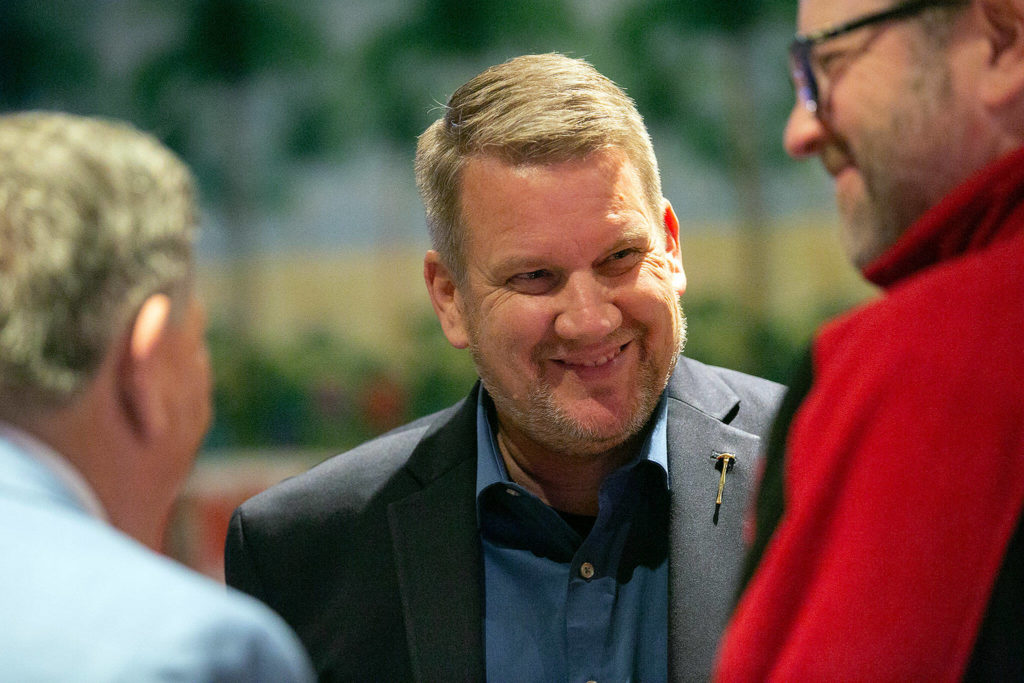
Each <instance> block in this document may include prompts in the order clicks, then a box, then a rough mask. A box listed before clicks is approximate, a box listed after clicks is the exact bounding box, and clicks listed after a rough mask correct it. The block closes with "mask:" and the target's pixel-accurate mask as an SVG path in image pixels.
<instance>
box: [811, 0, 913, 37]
mask: <svg viewBox="0 0 1024 683" xmlns="http://www.w3.org/2000/svg"><path fill="white" fill-rule="evenodd" d="M896 4H898V3H896V2H893V0H800V8H799V12H798V15H797V31H798V32H799V33H813V32H814V31H820V30H821V29H825V28H830V27H832V26H836V25H837V24H842V23H844V22H847V21H850V20H851V19H856V18H858V17H862V16H864V15H867V14H871V13H873V12H879V11H881V10H884V9H887V8H889V7H892V6H894V5H896Z"/></svg>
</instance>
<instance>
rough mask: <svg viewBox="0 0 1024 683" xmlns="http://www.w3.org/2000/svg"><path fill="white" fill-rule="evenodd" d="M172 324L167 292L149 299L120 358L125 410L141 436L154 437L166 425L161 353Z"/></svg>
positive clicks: (129, 334) (132, 325) (134, 322)
mask: <svg viewBox="0 0 1024 683" xmlns="http://www.w3.org/2000/svg"><path fill="white" fill-rule="evenodd" d="M170 324H171V300H170V298H169V297H168V296H167V295H165V294H154V295H152V296H150V297H149V298H148V299H146V300H145V301H144V302H143V303H142V306H141V307H140V308H139V312H138V313H137V314H136V316H135V319H134V320H133V321H132V324H131V329H130V330H129V332H128V339H127V345H126V347H125V351H124V357H123V358H122V360H121V372H120V384H121V391H120V394H121V397H122V401H123V403H124V410H125V411H126V414H127V416H128V420H129V422H130V423H131V425H132V427H133V428H134V429H135V430H136V432H137V434H138V436H140V437H141V438H151V437H153V436H154V435H156V434H159V433H160V432H161V431H163V429H164V428H165V427H166V425H167V423H168V420H169V416H168V414H167V411H166V402H165V400H164V391H163V386H162V384H161V383H162V381H163V378H162V376H161V373H162V371H163V370H164V367H163V363H162V361H161V359H160V357H159V356H160V353H161V351H162V348H163V346H164V340H165V337H166V336H167V333H168V328H169V326H170Z"/></svg>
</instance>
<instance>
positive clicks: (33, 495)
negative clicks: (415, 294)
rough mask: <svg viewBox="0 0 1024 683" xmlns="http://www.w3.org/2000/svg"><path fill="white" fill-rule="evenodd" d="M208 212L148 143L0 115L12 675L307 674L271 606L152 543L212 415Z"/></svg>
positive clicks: (3, 531)
mask: <svg viewBox="0 0 1024 683" xmlns="http://www.w3.org/2000/svg"><path fill="white" fill-rule="evenodd" d="M194 214H195V207H194V203H193V193H192V180H191V177H190V174H189V172H188V169H187V168H186V167H185V166H184V164H182V163H181V161H179V160H178V159H177V158H176V157H175V156H174V155H173V154H171V152H170V151H168V150H167V149H166V148H164V147H163V146H162V145H160V144H159V143H158V142H157V141H156V140H155V139H153V138H152V137H150V136H148V135H144V134H142V133H140V132H139V131H137V130H135V129H133V128H131V127H129V126H127V125H125V124H120V123H116V122H112V121H99V120H96V119H88V118H82V117H75V116H68V115H64V114H53V113H43V112H39V113H29V114H18V115H6V116H0V615H2V616H0V621H2V623H3V628H0V679H3V680H5V681H84V682H92V681H96V682H100V681H104V682H106V681H156V680H176V681H239V682H241V681H268V682H269V681H285V682H288V681H306V680H311V679H312V670H311V668H310V666H309V661H308V658H307V657H306V655H305V653H304V652H303V651H302V648H301V645H300V644H299V643H298V642H297V640H296V638H295V636H294V634H293V633H291V631H290V630H289V629H288V628H287V626H286V625H285V624H284V623H283V622H282V621H281V619H280V618H279V617H277V615H275V614H274V613H273V612H272V611H271V610H268V609H267V608H266V607H265V606H263V605H260V604H259V603H258V602H257V601H255V600H252V599H251V598H249V597H248V596H244V595H241V594H239V593H237V592H235V591H230V590H226V589H225V588H224V587H223V586H220V585H218V584H216V583H215V582H213V581H211V580H209V579H207V578H205V577H201V576H199V575H198V574H196V573H194V572H191V571H189V570H187V569H185V568H184V567H182V566H180V565H178V564H176V563H174V562H172V561H170V560H169V559H167V558H164V557H161V556H160V555H158V554H157V553H155V552H153V550H152V549H151V548H156V547H158V546H159V544H160V540H161V534H162V529H163V525H164V522H165V519H166V517H167V514H168V512H169V510H170V507H171V503H172V502H173V500H174V498H175V496H176V495H177V493H178V491H179V489H180V487H181V484H182V483H183V480H184V478H185V475H186V474H187V473H188V469H189V466H190V465H191V463H192V459H193V457H194V456H195V453H196V450H197V449H198V447H199V444H200V441H201V440H202V438H203V434H204V433H205V431H206V427H207V425H208V422H209V418H210V376H209V367H208V360H207V352H206V345H205V343H204V341H203V332H204V328H205V319H204V314H203V309H202V306H201V305H200V304H199V302H198V300H197V299H196V297H195V295H194V293H193V288H192V277H191V270H192V256H191V254H192V248H191V243H192V234H193V232H194V227H195V226H194V219H195V215H194ZM146 546H150V547H149V548H147V547H146Z"/></svg>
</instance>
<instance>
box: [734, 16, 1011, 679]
mask: <svg viewBox="0 0 1024 683" xmlns="http://www.w3.org/2000/svg"><path fill="white" fill-rule="evenodd" d="M799 25H800V29H801V31H802V33H801V34H799V35H798V37H797V39H796V40H795V41H794V43H793V45H792V48H791V53H790V54H791V63H792V70H793V78H794V82H795V85H796V90H797V97H796V103H795V106H794V108H793V111H792V113H791V115H790V119H789V123H788V125H787V127H786V132H785V146H786V149H787V151H788V152H789V153H790V154H791V155H792V156H794V157H797V158H803V157H809V156H818V157H819V158H820V160H821V162H822V163H823V165H824V166H825V169H826V170H827V171H828V172H829V174H830V175H831V176H833V178H834V182H835V194H836V202H837V205H838V207H839V212H840V216H841V223H842V241H843V244H844V247H845V249H846V251H847V252H848V254H849V256H850V258H851V260H852V261H853V262H854V264H856V266H857V267H858V268H860V269H861V270H862V272H863V274H864V276H865V277H866V278H867V279H868V280H870V281H871V282H873V283H875V284H877V285H879V286H880V287H881V288H882V289H883V290H884V295H883V296H882V297H880V298H879V299H878V300H875V301H872V302H869V303H867V304H865V305H863V306H861V307H860V308H858V309H856V310H854V311H852V312H850V313H848V314H846V315H844V316H842V317H840V318H838V319H836V320H834V321H832V322H831V323H829V324H828V325H826V326H825V327H824V328H823V329H822V330H821V331H820V332H819V334H818V336H817V337H816V338H815V340H814V342H813V345H812V347H811V349H810V353H809V354H808V355H807V358H806V362H805V363H804V364H803V366H802V367H801V368H800V369H799V371H798V372H797V374H796V376H795V377H794V381H793V382H791V388H790V392H789V394H788V395H787V398H786V402H785V403H784V405H783V407H782V411H781V415H780V417H779V420H778V422H777V424H776V427H775V431H774V433H773V436H772V440H771V441H772V442H771V443H770V444H769V453H768V458H767V464H766V469H765V472H764V475H763V478H762V483H761V489H760V494H759V498H758V503H757V508H756V533H755V540H754V545H753V548H752V550H751V554H750V556H749V557H748V562H747V567H746V569H745V573H746V584H745V590H744V591H743V592H742V594H741V597H740V599H739V602H738V605H737V607H736V610H735V612H734V614H733V617H732V620H731V622H730V626H729V628H728V630H727V632H726V635H725V638H724V640H723V643H722V646H721V648H720V651H719V660H718V665H717V670H716V676H717V678H718V679H720V680H727V681H744V680H801V681H802V680H829V679H835V678H842V679H844V680H928V681H934V680H959V679H967V680H1021V679H1022V678H1024V540H1022V537H1024V533H1022V521H1021V510H1022V508H1024V338H1022V333H1024V0H973V1H967V2H963V1H961V2H951V1H945V2H944V1H942V0H938V1H936V0H931V1H927V0H920V1H913V2H904V3H899V4H892V3H882V2H879V1H878V0H801V2H800V12H799Z"/></svg>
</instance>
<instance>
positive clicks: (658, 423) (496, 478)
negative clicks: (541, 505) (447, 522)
mask: <svg viewBox="0 0 1024 683" xmlns="http://www.w3.org/2000/svg"><path fill="white" fill-rule="evenodd" d="M490 400H491V399H490V396H488V395H487V390H486V389H484V388H483V387H482V386H481V387H480V393H479V396H478V397H477V403H476V452H477V460H476V494H477V496H478V497H479V495H480V492H481V491H483V490H484V489H485V488H487V487H488V486H490V485H491V484H497V483H499V482H501V483H507V484H511V483H512V480H511V479H510V478H509V476H508V470H507V469H506V468H505V461H504V460H502V458H501V451H500V450H499V449H498V443H497V441H496V439H495V437H494V430H493V429H492V428H491V421H490V420H489V419H488V417H487V412H488V411H487V402H490ZM654 420H655V421H654V427H653V429H651V433H650V435H648V437H647V439H646V440H645V441H644V445H643V448H642V449H641V451H640V454H639V455H638V456H637V457H636V458H635V459H634V460H631V461H630V462H629V463H627V464H626V465H625V467H631V466H633V465H635V464H636V463H638V462H641V461H643V460H650V461H651V462H654V463H657V464H658V465H660V466H661V468H662V469H663V470H665V475H666V481H668V486H669V489H670V490H671V488H672V480H671V478H670V477H668V401H667V400H666V399H665V395H664V393H663V394H662V395H661V400H659V401H658V405H657V406H656V407H655V408H654Z"/></svg>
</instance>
